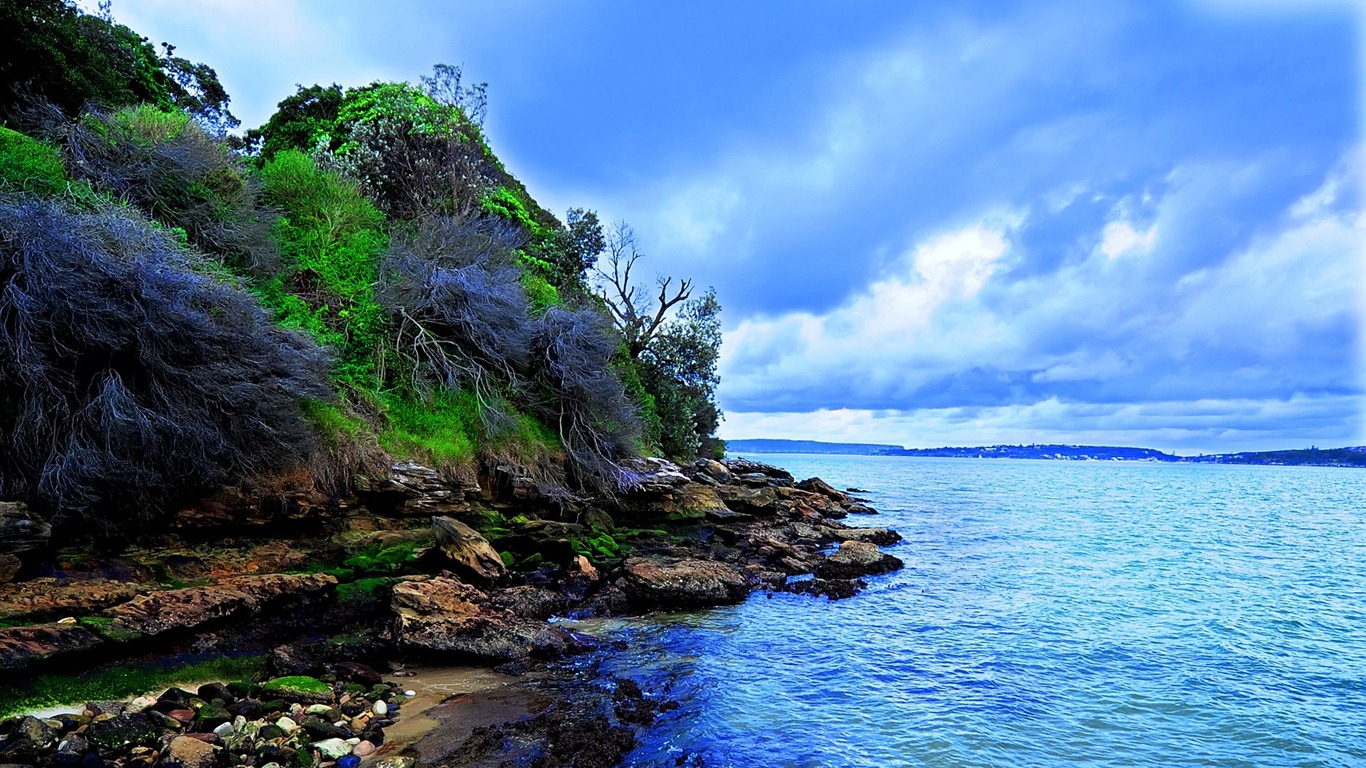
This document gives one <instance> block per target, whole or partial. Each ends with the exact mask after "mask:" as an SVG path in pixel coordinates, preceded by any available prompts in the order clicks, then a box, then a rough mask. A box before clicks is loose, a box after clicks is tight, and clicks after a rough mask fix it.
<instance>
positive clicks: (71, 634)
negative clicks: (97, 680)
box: [0, 624, 102, 670]
mask: <svg viewBox="0 0 1366 768" xmlns="http://www.w3.org/2000/svg"><path fill="white" fill-rule="evenodd" d="M101 642H102V641H101V640H100V638H99V637H97V636H95V634H94V633H93V632H91V631H90V630H88V629H86V628H85V627H83V626H81V625H79V624H37V625H33V626H27V627H0V668H3V669H7V670H13V669H19V668H21V667H25V666H28V665H29V664H32V663H33V662H36V661H41V660H43V659H47V658H50V657H52V656H57V655H61V654H67V653H73V652H76V651H84V650H87V649H90V648H94V647H95V646H97V645H99V644H100V643H101Z"/></svg>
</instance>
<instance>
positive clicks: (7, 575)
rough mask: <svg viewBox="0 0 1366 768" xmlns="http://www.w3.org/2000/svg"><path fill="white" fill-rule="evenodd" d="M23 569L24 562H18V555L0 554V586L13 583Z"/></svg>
mask: <svg viewBox="0 0 1366 768" xmlns="http://www.w3.org/2000/svg"><path fill="white" fill-rule="evenodd" d="M23 567H24V561H23V560H20V559H19V556H18V555H11V554H10V553H8V552H0V584H8V583H9V582H11V581H13V580H14V577H15V576H18V575H19V571H20V570H22V569H23Z"/></svg>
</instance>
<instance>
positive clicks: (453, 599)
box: [393, 576, 575, 663]
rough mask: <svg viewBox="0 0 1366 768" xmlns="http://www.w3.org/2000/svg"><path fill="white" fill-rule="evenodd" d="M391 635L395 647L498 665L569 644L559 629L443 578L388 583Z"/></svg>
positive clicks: (564, 648)
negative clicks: (501, 605)
mask: <svg viewBox="0 0 1366 768" xmlns="http://www.w3.org/2000/svg"><path fill="white" fill-rule="evenodd" d="M393 612H394V624H393V636H394V639H395V641H396V642H397V643H398V645H399V647H400V648H401V649H405V650H408V651H416V652H420V653H422V654H424V655H436V656H441V657H445V658H448V659H452V660H461V661H476V662H486V663H487V662H492V663H502V662H508V661H518V660H521V659H525V658H527V657H529V656H532V655H536V656H541V657H556V656H560V655H563V654H564V653H565V652H566V651H567V650H568V649H569V648H570V647H572V646H573V645H574V642H575V641H574V639H573V638H572V637H571V636H570V635H569V634H568V633H567V632H565V631H563V630H560V629H558V628H555V627H551V626H549V625H547V624H545V623H544V622H542V621H535V620H529V619H522V618H518V617H517V616H515V615H513V614H511V613H509V612H507V611H504V610H502V609H501V608H498V607H497V606H495V605H493V604H492V603H491V602H490V600H489V596H488V595H487V594H486V593H485V592H483V591H482V590H480V589H478V588H476V587H473V586H471V585H469V584H466V583H464V582H462V581H459V580H456V579H453V578H448V577H444V576H436V577H429V578H414V579H410V580H408V581H403V582H400V583H399V584H396V585H394V593H393Z"/></svg>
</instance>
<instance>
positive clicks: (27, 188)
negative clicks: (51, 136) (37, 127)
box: [0, 126, 66, 195]
mask: <svg viewBox="0 0 1366 768" xmlns="http://www.w3.org/2000/svg"><path fill="white" fill-rule="evenodd" d="M4 187H9V188H11V189H16V190H19V191H21V192H27V193H29V194H33V195H55V194H57V193H59V192H61V191H62V190H63V189H65V188H66V166H65V165H63V164H62V153H61V152H59V151H58V150H57V149H56V148H55V147H50V146H48V145H46V144H44V143H42V142H41V141H38V140H37V139H32V138H29V137H28V136H25V135H24V134H22V133H19V132H18V131H14V130H10V129H9V128H6V127H4V126H0V188H4Z"/></svg>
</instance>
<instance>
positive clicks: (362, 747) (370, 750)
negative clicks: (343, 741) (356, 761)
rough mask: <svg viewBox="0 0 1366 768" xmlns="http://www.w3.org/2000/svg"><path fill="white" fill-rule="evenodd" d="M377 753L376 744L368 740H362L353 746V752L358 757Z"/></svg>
mask: <svg viewBox="0 0 1366 768" xmlns="http://www.w3.org/2000/svg"><path fill="white" fill-rule="evenodd" d="M374 753H375V745H374V744H371V743H370V742H368V741H360V742H358V743H357V744H356V746H354V747H352V748H351V754H353V755H355V756H356V757H369V756H370V755H373V754H374Z"/></svg>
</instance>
